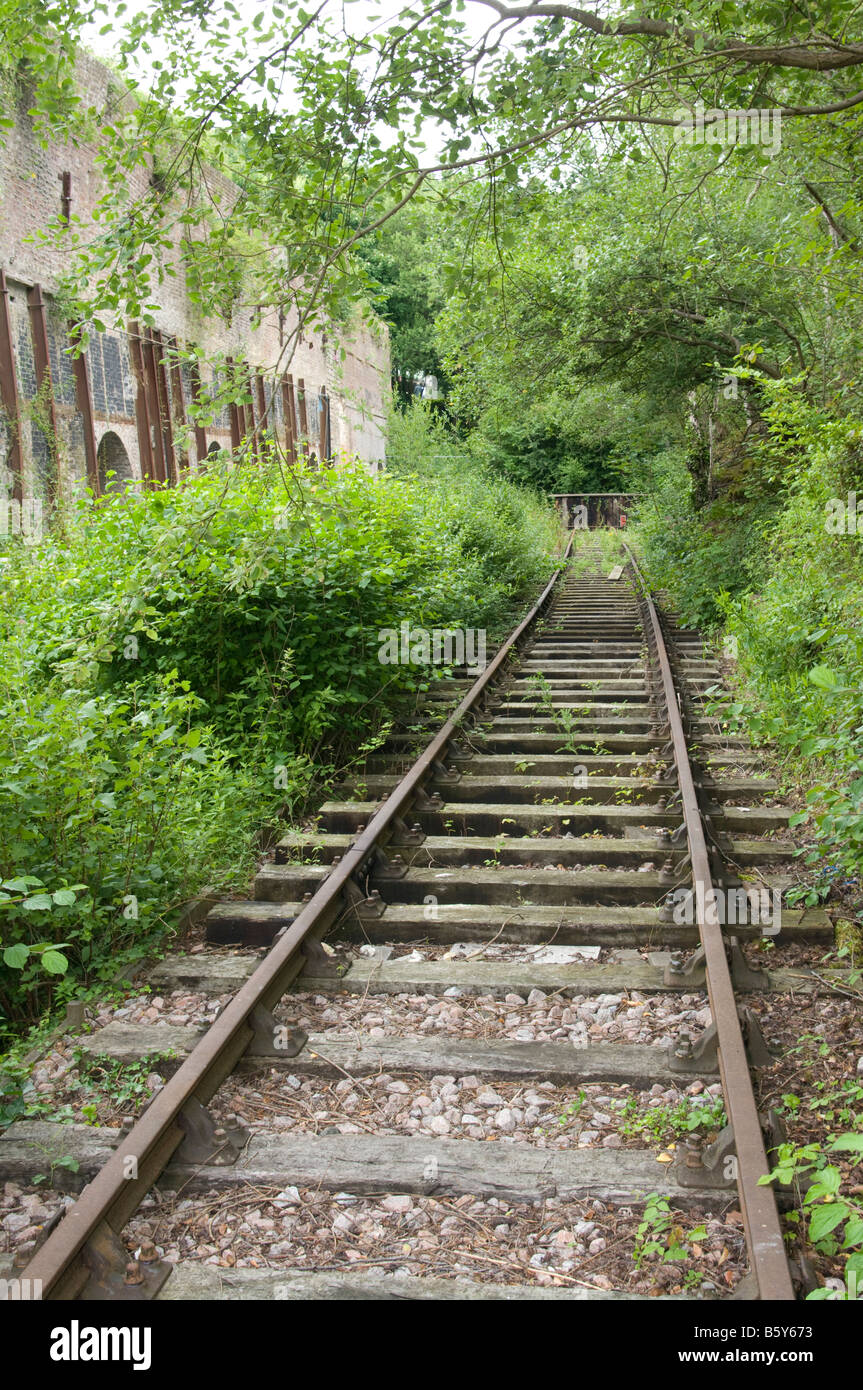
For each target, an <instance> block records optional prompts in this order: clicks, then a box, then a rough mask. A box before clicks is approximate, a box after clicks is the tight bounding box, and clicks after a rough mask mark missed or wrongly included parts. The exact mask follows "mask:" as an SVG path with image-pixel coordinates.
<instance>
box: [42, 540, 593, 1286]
mask: <svg viewBox="0 0 863 1390" xmlns="http://www.w3.org/2000/svg"><path fill="white" fill-rule="evenodd" d="M572 544H573V536H572V535H571V536H570V537H569V541H568V543H567V545H566V549H565V550H564V552H563V556H562V560H563V561H565V560H567V559H568V558H569V556H570V553H571V551H572ZM560 573H561V569H560V566H558V568H557V569H556V570H555V573H554V574H553V575H552V577H551V579H550V580H549V582H548V584H547V585H546V587H545V589H544V590H543V592H542V594H541V595H540V597H539V598H538V599H537V601H536V603H535V604H534V606H533V608H532V609H531V610H530V612H529V613H528V615H527V617H526V618H524V619H523V621H522V622H521V623H519V625H518V627H517V628H515V630H514V631H513V632H512V633H511V634H510V636H509V637H508V638H507V639H506V641H505V642H504V643H503V644H502V645H501V647H500V648H499V650H498V652H497V653H496V655H495V657H494V659H493V660H492V661H491V662H490V663H489V665H488V666H487V667H486V669H485V670H484V671H483V672H482V674H481V675H480V676H479V677H478V679H477V680H476V681H475V682H474V684H473V685H472V686H471V688H470V690H469V691H468V692H467V694H466V695H465V696H464V698H463V699H462V701H461V702H460V704H459V705H458V707H457V708H456V710H455V712H454V713H453V714H452V715H451V716H450V718H449V719H447V721H446V723H445V724H444V725H443V726H442V727H441V729H440V730H439V732H438V733H437V734H436V735H435V737H434V738H433V739H432V740H431V742H430V743H429V745H428V746H427V748H426V749H425V750H424V751H423V753H422V754H421V755H420V757H419V758H418V759H417V761H416V762H415V763H414V765H413V766H412V767H411V769H410V770H409V771H408V772H407V773H406V775H405V776H404V777H403V778H402V780H401V781H400V782H399V784H398V786H397V787H395V788H394V790H393V791H392V792H391V793H390V795H389V796H388V797H387V799H386V801H385V802H384V803H383V805H382V806H381V807H380V808H379V809H378V810H377V811H376V812H375V814H374V815H373V816H372V818H371V820H370V821H369V823H368V826H367V827H366V829H365V830H364V831H363V832H362V833H361V834H360V835H359V836H358V837H357V839H356V840H355V841H354V843H353V844H352V845H351V847H350V849H349V850H348V851H347V852H346V853H345V854H344V856H343V857H342V859H341V861H340V862H339V863H338V864H335V865H334V866H333V868H332V870H331V872H330V873H329V875H328V876H327V878H326V879H325V880H324V882H323V883H322V884H321V886H320V888H319V889H318V890H317V892H316V893H315V894H314V896H313V897H312V898H311V900H310V901H309V902H308V903H307V904H304V906H303V907H302V909H301V911H300V912H299V914H298V916H297V917H296V918H295V919H294V921H293V922H292V923H291V924H290V925H289V926H287V927H286V928H285V929H284V931H283V932H282V933H280V935H279V936H278V937H277V939H276V941H275V943H274V944H273V946H272V948H271V950H270V951H269V952H268V954H267V956H266V957H265V958H264V960H263V961H262V962H261V964H260V965H259V966H258V968H257V970H256V971H255V972H254V974H253V975H251V976H250V977H249V979H248V980H247V981H246V983H245V984H244V985H243V986H242V988H241V989H240V990H238V992H237V993H236V994H235V995H234V997H233V998H232V999H231V1000H230V1002H229V1003H228V1004H227V1005H226V1006H225V1008H224V1009H223V1011H222V1013H221V1014H219V1016H218V1018H217V1019H216V1020H215V1022H214V1023H213V1024H212V1026H211V1027H210V1028H209V1030H208V1031H207V1032H206V1033H205V1034H204V1036H203V1038H202V1039H201V1041H200V1042H199V1043H198V1044H197V1045H196V1046H195V1048H194V1049H193V1051H192V1052H191V1053H190V1055H189V1056H188V1058H187V1059H186V1061H185V1062H183V1064H182V1066H181V1067H180V1068H179V1070H178V1071H177V1072H175V1074H174V1075H173V1077H171V1078H170V1080H169V1081H168V1082H167V1084H166V1085H165V1086H164V1088H163V1089H162V1090H161V1091H160V1092H159V1093H158V1095H157V1096H156V1097H155V1098H154V1099H153V1101H152V1103H151V1104H150V1105H149V1106H148V1107H147V1109H146V1111H145V1112H144V1114H143V1115H142V1116H141V1118H140V1120H138V1121H137V1123H136V1124H135V1125H134V1127H133V1128H132V1129H130V1130H129V1132H128V1134H126V1135H125V1137H124V1138H123V1139H122V1141H121V1143H120V1145H119V1147H118V1148H117V1149H116V1150H115V1152H114V1153H113V1154H112V1155H111V1157H110V1158H109V1160H108V1162H107V1163H106V1164H105V1166H104V1167H103V1168H102V1169H101V1170H100V1172H99V1173H97V1175H96V1177H95V1178H94V1179H93V1180H92V1182H90V1183H89V1184H88V1185H87V1186H86V1187H85V1188H84V1190H83V1191H82V1193H81V1195H80V1196H79V1198H78V1200H77V1201H76V1202H75V1203H74V1205H73V1206H72V1207H70V1208H69V1210H68V1211H67V1213H66V1215H65V1216H64V1217H63V1219H62V1221H61V1222H60V1224H59V1225H58V1226H57V1228H56V1230H54V1231H53V1232H52V1233H51V1234H50V1235H49V1236H48V1239H47V1240H46V1241H45V1243H44V1245H42V1246H41V1247H40V1249H39V1250H37V1251H36V1253H35V1254H34V1256H33V1258H32V1260H31V1261H30V1263H29V1264H28V1266H27V1268H26V1269H25V1270H24V1272H23V1278H25V1279H30V1280H41V1287H42V1296H43V1298H52V1299H62V1298H67V1299H68V1298H76V1297H78V1296H79V1295H81V1294H82V1292H83V1291H84V1288H85V1286H86V1285H87V1283H88V1280H90V1278H91V1276H92V1277H93V1278H94V1280H95V1282H96V1284H97V1286H98V1284H99V1281H100V1276H101V1275H102V1274H103V1273H104V1271H105V1266H106V1261H107V1260H108V1259H109V1258H110V1256H111V1254H113V1256H114V1258H115V1259H116V1256H117V1253H118V1237H119V1234H120V1232H121V1231H122V1229H123V1226H124V1225H125V1224H126V1222H127V1221H128V1220H129V1217H130V1216H131V1215H132V1213H133V1212H134V1211H135V1210H136V1209H137V1207H138V1206H139V1204H140V1202H141V1201H142V1199H143V1198H144V1197H145V1196H146V1194H147V1192H148V1191H149V1190H150V1188H151V1187H152V1186H153V1183H154V1182H155V1181H156V1179H157V1178H158V1177H159V1175H160V1174H161V1173H162V1171H163V1169H164V1168H165V1167H166V1165H167V1164H168V1162H169V1161H170V1158H171V1156H172V1154H173V1153H174V1151H175V1149H177V1148H178V1147H179V1145H180V1144H181V1143H182V1141H183V1139H184V1137H185V1130H184V1128H183V1127H182V1123H181V1118H182V1114H183V1111H184V1110H185V1109H186V1108H187V1107H190V1106H192V1107H194V1105H195V1103H196V1102H197V1103H198V1104H200V1105H206V1103H207V1101H208V1100H210V1099H211V1097H212V1096H213V1095H214V1094H215V1093H216V1091H217V1090H218V1088H219V1086H220V1085H221V1084H222V1082H223V1081H224V1080H225V1078H226V1077H228V1076H229V1075H230V1074H231V1072H232V1071H233V1069H234V1067H235V1066H236V1064H237V1062H238V1061H239V1059H240V1057H241V1056H242V1055H243V1053H244V1052H245V1051H246V1049H247V1048H248V1046H249V1044H250V1042H251V1041H252V1040H253V1038H254V1037H255V1034H256V1028H255V1025H254V1016H255V1015H256V1014H259V1011H261V1010H270V1009H272V1008H273V1007H274V1006H275V1005H276V1004H277V1003H278V1001H279V1000H280V999H281V997H282V995H283V994H284V993H285V991H286V990H287V988H288V986H289V985H290V984H291V982H292V981H293V979H294V978H295V977H296V976H297V975H298V974H299V972H300V971H301V969H302V968H303V964H304V960H303V954H302V952H303V947H304V944H305V943H308V942H309V941H315V940H320V937H321V936H322V935H323V934H324V933H325V932H326V930H327V928H328V927H329V926H330V925H331V924H332V923H333V922H334V921H335V920H336V919H337V918H338V917H339V916H340V915H341V914H342V913H343V912H344V911H345V894H346V893H349V892H350V889H351V888H352V887H353V889H354V899H356V895H357V889H358V885H357V877H356V876H357V875H359V874H361V873H362V872H363V870H364V869H365V868H366V866H367V865H368V863H369V862H370V860H371V859H372V858H373V856H374V854H375V851H376V850H377V849H379V848H380V844H381V840H382V837H383V836H384V835H385V834H386V832H387V831H391V830H392V829H393V828H394V827H395V825H397V823H398V821H399V818H400V817H401V814H402V813H403V812H405V811H407V810H408V809H409V807H410V805H411V804H412V802H413V801H414V798H415V797H416V796H417V794H418V793H419V792H420V791H421V788H422V783H423V781H424V780H425V778H426V777H427V776H428V775H429V774H431V773H433V772H434V771H435V769H436V764H438V763H439V762H440V760H441V758H442V757H443V756H444V754H445V751H446V748H447V746H448V744H449V742H450V740H451V739H452V737H453V736H454V735H455V734H456V733H457V732H458V731H459V729H460V727H461V726H462V724H463V722H464V720H465V718H466V716H468V715H469V714H470V713H471V712H472V710H473V708H474V706H476V705H478V704H479V703H480V702H481V701H482V700H483V699H484V697H485V695H486V693H487V691H488V688H489V685H490V683H491V681H492V680H493V679H494V677H495V676H496V675H497V673H498V672H499V671H500V669H501V667H502V666H503V664H504V662H505V661H506V660H507V658H508V657H509V656H511V655H512V653H513V652H514V650H515V648H516V646H517V644H518V643H519V641H520V640H521V638H522V637H523V636H524V635H525V633H526V632H527V630H528V628H530V627H531V625H532V624H533V623H534V622H535V621H536V619H537V618H538V617H539V616H540V615H541V614H542V612H543V610H544V609H545V606H546V605H547V603H548V602H549V600H550V598H551V596H552V593H553V591H554V588H555V585H556V584H557V581H558V579H559V576H560ZM121 1277H122V1276H121ZM158 1286H159V1285H158V1284H156V1286H155V1288H154V1287H153V1286H152V1285H151V1284H149V1283H148V1284H147V1285H146V1286H145V1287H142V1286H141V1285H140V1282H139V1283H137V1284H132V1285H129V1286H127V1287H125V1288H122V1291H120V1292H115V1293H114V1294H113V1296H114V1297H127V1298H135V1297H138V1298H140V1297H147V1296H152V1294H153V1293H154V1292H155V1291H156V1289H157V1288H158Z"/></svg>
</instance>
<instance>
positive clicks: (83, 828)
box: [0, 412, 555, 1029]
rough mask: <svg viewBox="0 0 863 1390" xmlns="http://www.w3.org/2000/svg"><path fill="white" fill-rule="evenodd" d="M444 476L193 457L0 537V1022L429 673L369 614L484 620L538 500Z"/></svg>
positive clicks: (227, 876)
mask: <svg viewBox="0 0 863 1390" xmlns="http://www.w3.org/2000/svg"><path fill="white" fill-rule="evenodd" d="M411 419H414V420H415V421H416V422H417V423H418V424H419V425H420V426H422V424H423V422H424V416H423V415H422V413H421V412H420V413H419V414H416V415H415V416H413V417H411ZM402 428H403V435H402V440H403V449H404V451H405V453H406V455H410V454H411V449H412V445H411V435H410V428H411V426H410V420H408V421H406V422H403V425H402ZM422 447H423V446H422V441H420V446H419V447H418V448H416V449H415V450H414V453H415V455H416V457H415V459H414V463H415V465H416V466H417V467H421V466H422ZM454 466H455V465H454ZM449 476H450V475H448V474H443V475H431V474H430V475H429V476H428V477H424V478H420V477H419V476H416V475H415V476H412V477H411V478H408V477H404V478H396V477H393V476H390V475H380V476H373V477H370V476H369V475H368V474H367V473H366V472H365V470H363V469H362V468H360V467H359V466H356V467H354V466H346V467H345V468H344V469H340V470H338V471H337V470H335V469H330V470H324V471H322V472H320V473H314V472H309V471H303V470H302V469H297V470H296V471H295V472H294V473H292V474H291V475H290V476H289V477H287V478H283V476H282V474H281V472H280V470H279V467H278V465H277V463H276V462H274V461H267V460H266V459H262V460H260V462H259V463H258V464H257V465H256V466H255V467H254V468H248V467H241V468H232V467H230V466H229V465H227V464H225V465H224V466H222V467H219V466H216V465H215V464H214V465H213V466H212V467H210V468H209V469H208V471H207V472H206V473H204V474H200V475H198V476H195V477H190V478H189V479H187V480H186V482H185V483H184V486H183V487H182V488H176V489H172V490H164V491H159V490H152V489H148V490H142V491H140V492H135V491H126V492H124V493H123V494H120V495H116V496H114V497H110V496H109V497H108V498H106V499H104V500H102V501H100V502H98V503H96V504H93V503H90V502H85V503H83V504H82V505H81V507H80V509H79V511H78V513H77V515H73V516H70V517H69V518H68V521H67V524H66V527H65V529H64V531H63V532H62V533H61V532H59V531H58V532H57V534H56V535H54V536H52V537H49V538H47V539H46V540H45V541H44V542H43V543H42V545H41V546H40V547H25V546H23V545H21V544H18V543H16V542H10V543H9V544H7V546H6V548H5V549H4V550H3V551H2V552H0V567H2V572H3V578H4V588H3V599H2V607H0V709H2V717H3V722H4V727H5V728H6V730H7V736H6V738H5V739H4V742H3V744H2V747H0V875H2V887H0V1009H2V1013H3V1015H5V1019H4V1020H3V1021H2V1022H0V1028H2V1029H9V1028H11V1027H12V1026H13V1025H16V1026H17V1025H18V1024H20V1023H22V1022H33V1021H34V1020H35V1019H36V1018H38V1017H39V1015H40V1014H41V1013H42V1012H43V1011H44V1010H45V1009H46V1008H47V1007H48V1005H49V1004H50V1003H51V1002H52V1001H58V1002H61V1001H62V1000H64V999H65V998H67V997H69V996H70V995H72V994H73V993H75V992H77V991H79V990H80V989H81V988H82V987H85V988H86V987H89V986H90V985H92V984H94V983H95V982H98V981H99V980H108V979H112V978H116V977H117V975H118V972H119V971H120V970H121V969H122V967H123V965H124V964H128V963H129V962H131V961H133V960H134V959H137V958H140V957H142V956H144V955H146V954H148V953H151V952H152V950H153V948H154V945H155V944H156V943H157V942H158V941H159V940H160V939H161V937H162V936H163V935H164V933H165V931H166V929H167V928H168V927H170V925H171V924H172V923H173V922H174V921H175V920H176V917H177V915H178V910H179V908H180V906H181V905H182V904H183V903H184V902H185V901H187V900H188V899H189V898H190V897H192V896H193V895H194V894H195V892H197V891H198V890H199V889H200V888H201V887H202V886H203V885H204V884H209V883H216V884H232V885H237V886H241V885H243V884H244V883H245V882H246V881H247V878H248V874H249V872H250V870H251V867H252V863H253V851H254V837H255V833H256V832H257V830H258V829H259V827H260V826H261V824H265V823H266V822H267V821H268V820H272V819H274V818H275V817H276V815H277V813H278V811H279V808H280V807H283V806H287V807H288V808H289V809H290V808H292V807H298V806H300V805H302V804H303V802H304V801H305V799H306V798H307V796H308V794H309V791H310V789H311V787H312V785H313V783H314V782H315V780H316V779H317V780H318V782H319V781H320V780H321V779H322V778H326V777H327V776H328V775H329V774H330V773H331V772H332V771H333V770H334V769H335V768H337V767H338V766H341V765H343V764H344V763H345V762H348V761H350V760H351V759H352V758H355V757H356V756H357V750H358V749H361V747H362V746H363V745H364V744H365V743H366V742H367V740H368V738H369V737H370V736H371V737H373V736H374V735H375V734H376V732H377V731H378V730H380V729H382V728H384V727H385V726H386V723H387V720H388V718H389V717H390V716H391V713H392V712H393V711H394V710H396V709H398V708H400V707H401V706H402V705H403V704H404V703H405V701H407V700H408V699H409V698H410V696H411V694H412V692H415V691H416V690H417V689H418V688H419V687H420V686H421V685H423V684H427V682H428V679H429V676H430V675H435V674H440V673H441V668H437V670H436V671H434V670H433V671H429V670H427V669H423V668H421V667H416V666H413V667H412V666H392V665H388V666H384V665H382V664H381V662H380V661H379V659H378V652H379V647H380V638H379V635H378V634H379V632H380V630H381V629H383V628H396V629H398V627H399V626H400V624H401V622H402V621H408V622H410V623H411V624H412V625H415V626H425V627H429V628H433V627H485V628H489V629H491V630H492V634H493V635H494V633H496V632H497V631H499V630H500V629H501V628H502V627H503V626H505V625H507V624H508V623H509V620H510V618H511V615H512V614H513V612H514V611H515V610H516V608H517V606H518V605H519V604H520V603H521V602H523V601H524V600H525V599H526V598H527V596H528V595H529V594H530V593H531V591H532V590H533V588H534V587H535V585H536V584H537V582H538V581H539V580H540V579H544V578H545V577H546V576H547V574H548V572H549V569H550V564H551V560H550V555H549V550H550V544H551V541H552V539H553V537H554V534H555V532H554V522H553V519H552V517H551V514H550V511H549V509H548V508H547V507H545V508H543V507H541V506H540V505H539V504H537V503H535V502H533V501H532V499H530V498H523V497H522V496H521V494H519V493H518V492H517V491H516V490H515V489H513V488H507V486H506V485H505V484H502V483H499V482H492V483H486V482H484V481H483V479H482V478H481V477H480V476H479V475H478V474H477V473H476V472H471V471H470V470H468V469H466V468H465V466H464V464H462V465H461V466H460V483H461V485H460V487H459V488H458V489H451V488H450V486H449V482H448V479H449Z"/></svg>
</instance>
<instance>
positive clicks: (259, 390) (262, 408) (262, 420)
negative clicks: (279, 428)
mask: <svg viewBox="0 0 863 1390" xmlns="http://www.w3.org/2000/svg"><path fill="white" fill-rule="evenodd" d="M255 391H256V394H257V404H258V439H259V441H260V440H262V439H263V436H264V433H265V431H266V430H268V429H269V428H270V412H269V411H268V409H267V392H266V387H265V385H264V378H263V374H262V373H261V372H255Z"/></svg>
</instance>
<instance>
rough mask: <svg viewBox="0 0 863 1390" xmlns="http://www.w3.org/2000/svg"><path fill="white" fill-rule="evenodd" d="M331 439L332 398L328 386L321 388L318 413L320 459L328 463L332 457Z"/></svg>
mask: <svg viewBox="0 0 863 1390" xmlns="http://www.w3.org/2000/svg"><path fill="white" fill-rule="evenodd" d="M332 452H333V451H332V444H331V438H330V398H329V395H328V393H327V388H326V386H322V387H321V393H320V409H319V411H318V458H319V459H320V461H321V463H326V462H327V461H328V459H330V458H331V457H332Z"/></svg>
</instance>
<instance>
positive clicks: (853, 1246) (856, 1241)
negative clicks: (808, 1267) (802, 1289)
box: [759, 1133, 863, 1300]
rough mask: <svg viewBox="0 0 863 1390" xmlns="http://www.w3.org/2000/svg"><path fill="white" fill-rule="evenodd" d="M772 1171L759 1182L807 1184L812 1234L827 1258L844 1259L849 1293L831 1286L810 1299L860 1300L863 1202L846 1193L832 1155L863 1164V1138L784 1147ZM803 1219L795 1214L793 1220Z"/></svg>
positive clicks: (809, 1231)
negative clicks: (838, 1257) (836, 1257)
mask: <svg viewBox="0 0 863 1390" xmlns="http://www.w3.org/2000/svg"><path fill="white" fill-rule="evenodd" d="M777 1152H778V1162H777V1164H776V1167H775V1168H774V1169H773V1171H772V1172H771V1173H769V1174H766V1175H765V1176H764V1177H762V1178H759V1182H760V1183H761V1184H762V1185H765V1184H767V1183H771V1182H776V1183H781V1184H783V1185H788V1184H792V1183H794V1184H800V1185H802V1184H804V1183H808V1186H807V1187H806V1191H805V1193H804V1196H803V1203H802V1207H803V1217H804V1219H805V1220H806V1221H807V1222H808V1225H807V1235H808V1237H809V1240H810V1241H811V1243H812V1245H813V1246H814V1247H815V1249H816V1250H817V1251H818V1252H819V1254H822V1255H828V1256H840V1257H841V1256H845V1257H846V1259H845V1267H844V1271H843V1273H844V1279H845V1289H844V1292H838V1291H837V1290H836V1289H834V1288H831V1287H830V1286H829V1285H828V1286H825V1287H823V1288H819V1289H814V1290H813V1291H812V1293H810V1294H808V1295H807V1298H808V1299H813V1300H820V1299H825V1298H836V1299H840V1300H841V1299H856V1298H857V1297H858V1294H859V1293H863V1203H861V1202H860V1201H859V1200H858V1199H857V1198H856V1197H855V1196H852V1195H851V1194H850V1193H849V1192H848V1191H847V1189H846V1190H845V1191H843V1173H842V1169H841V1168H840V1167H839V1166H838V1164H837V1163H835V1162H831V1161H830V1159H831V1156H835V1157H837V1158H838V1157H839V1156H845V1157H846V1158H847V1157H849V1156H850V1158H851V1163H852V1167H854V1168H856V1167H858V1166H859V1164H860V1163H861V1162H863V1134H860V1133H855V1134H851V1133H848V1134H839V1135H836V1136H834V1137H833V1138H831V1139H829V1140H828V1141H827V1143H826V1144H819V1143H812V1144H780V1145H779V1148H778V1150H777ZM795 1217H796V1219H798V1220H799V1219H800V1218H799V1215H798V1214H797V1213H792V1214H791V1217H790V1218H789V1219H792V1218H795Z"/></svg>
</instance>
